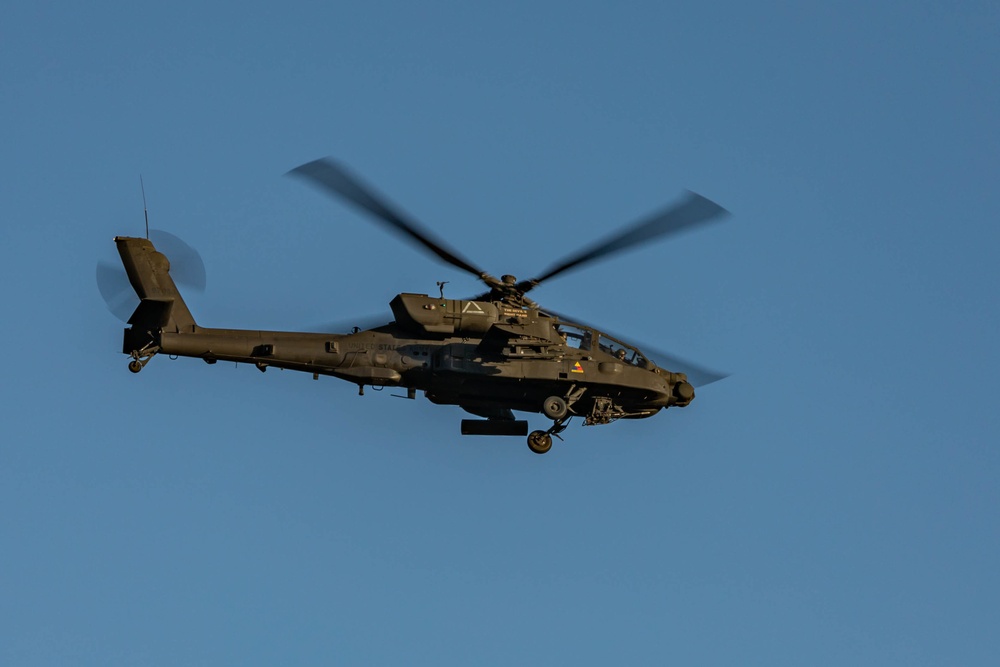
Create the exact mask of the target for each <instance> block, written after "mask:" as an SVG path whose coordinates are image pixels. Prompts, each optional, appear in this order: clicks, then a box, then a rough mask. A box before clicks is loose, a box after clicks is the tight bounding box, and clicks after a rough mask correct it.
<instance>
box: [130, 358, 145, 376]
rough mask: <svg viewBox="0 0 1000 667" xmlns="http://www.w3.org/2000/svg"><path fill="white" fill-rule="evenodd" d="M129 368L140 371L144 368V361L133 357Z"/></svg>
mask: <svg viewBox="0 0 1000 667" xmlns="http://www.w3.org/2000/svg"><path fill="white" fill-rule="evenodd" d="M128 369H129V370H130V371H132V372H133V373H138V372H139V371H141V370H142V362H141V361H139V360H138V359H133V360H132V361H130V362H128Z"/></svg>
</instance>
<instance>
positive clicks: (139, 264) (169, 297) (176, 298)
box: [115, 236, 196, 333]
mask: <svg viewBox="0 0 1000 667" xmlns="http://www.w3.org/2000/svg"><path fill="white" fill-rule="evenodd" d="M115 243H116V244H117V245H118V254H120V255H121V257H122V264H124V266H125V272H126V273H127V274H128V279H129V282H130V283H132V289H134V290H135V293H136V294H137V295H138V296H139V299H140V303H139V307H138V308H136V309H135V312H134V313H132V317H130V318H129V324H131V325H133V327H139V328H142V329H146V330H156V329H159V330H163V331H172V332H177V333H189V332H194V330H195V327H196V325H195V322H194V317H193V316H192V315H191V311H190V310H188V307H187V304H185V303H184V299H182V298H181V293H180V292H179V291H178V290H177V285H175V284H174V281H173V278H171V277H170V261H169V260H168V259H167V257H166V255H164V254H163V253H161V252H158V251H157V250H156V248H154V247H153V244H152V243H151V242H150V241H149V240H148V239H140V238H132V237H128V236H118V237H115Z"/></svg>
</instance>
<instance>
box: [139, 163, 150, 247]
mask: <svg viewBox="0 0 1000 667" xmlns="http://www.w3.org/2000/svg"><path fill="white" fill-rule="evenodd" d="M139 188H140V189H141V190H142V215H143V216H144V217H145V218H146V240H147V241H148V240H149V211H147V210H146V186H145V184H143V182H142V174H139Z"/></svg>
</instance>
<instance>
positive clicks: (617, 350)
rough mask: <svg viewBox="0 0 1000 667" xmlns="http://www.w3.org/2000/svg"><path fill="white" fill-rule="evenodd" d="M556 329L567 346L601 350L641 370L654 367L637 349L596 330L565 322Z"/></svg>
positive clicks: (556, 326)
mask: <svg viewBox="0 0 1000 667" xmlns="http://www.w3.org/2000/svg"><path fill="white" fill-rule="evenodd" d="M555 328H556V331H557V332H559V335H560V336H561V337H563V339H564V340H565V341H566V344H567V345H568V346H570V347H572V348H576V349H578V350H585V351H586V350H600V351H601V352H604V353H605V354H610V355H611V356H613V357H615V358H617V359H619V360H620V361H621V362H622V363H626V364H631V365H633V366H638V367H639V368H653V367H654V364H653V363H652V362H651V361H650V360H649V359H647V358H646V357H645V356H644V355H643V354H642V353H641V352H640V351H639V350H638V349H636V348H635V347H633V346H631V345H629V344H628V343H623V342H622V341H620V340H618V339H617V338H612V337H611V336H608V335H607V334H602V333H601V332H599V331H596V330H595V329H591V328H589V327H583V326H579V325H577V324H567V323H563V322H560V323H559V324H556V325H555Z"/></svg>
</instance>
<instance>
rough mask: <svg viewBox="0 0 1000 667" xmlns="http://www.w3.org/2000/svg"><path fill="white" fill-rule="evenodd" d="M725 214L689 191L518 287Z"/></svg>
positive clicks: (723, 210) (711, 202) (535, 283)
mask: <svg viewBox="0 0 1000 667" xmlns="http://www.w3.org/2000/svg"><path fill="white" fill-rule="evenodd" d="M728 214H729V212H728V211H727V210H726V209H724V208H722V207H721V206H719V205H718V204H716V203H715V202H713V201H712V200H710V199H706V198H705V197H702V196H701V195H699V194H697V193H694V192H690V191H688V193H687V196H686V197H685V198H684V199H683V200H682V201H681V202H680V203H678V204H674V205H672V206H669V207H667V208H665V209H662V210H660V211H658V212H657V213H654V214H653V215H651V216H649V217H648V218H646V219H644V220H641V221H639V222H637V223H636V224H634V225H632V226H630V227H628V228H627V229H625V230H623V231H621V232H619V233H617V234H613V235H612V236H610V237H608V238H606V239H603V240H601V241H598V242H597V243H594V244H593V245H591V246H589V247H587V248H585V249H584V250H581V251H580V252H578V253H576V254H575V255H571V256H570V257H569V258H567V259H565V260H563V261H562V262H559V263H558V264H556V265H555V266H553V267H552V268H551V269H549V270H548V271H546V272H545V273H543V274H542V275H541V276H539V277H538V278H535V279H533V280H525V281H521V282H520V283H518V288H520V289H521V290H522V291H524V292H527V291H529V290H530V289H531V288H533V287H534V286H535V285H537V284H538V283H540V282H542V281H543V280H548V279H549V278H553V277H555V276H557V275H559V274H560V273H564V272H566V271H569V270H570V269H573V268H576V267H578V266H581V265H583V264H587V263H589V262H593V261H595V260H598V259H600V258H602V257H606V256H608V255H611V254H614V253H616V252H620V251H622V250H625V249H627V248H631V247H632V246H635V245H638V244H640V243H643V242H645V241H651V240H653V239H655V238H659V237H661V236H669V235H670V234H676V233H678V232H681V231H683V230H686V229H689V228H691V227H694V226H696V225H700V224H704V223H707V222H710V221H712V220H721V219H722V218H723V217H725V216H726V215H728Z"/></svg>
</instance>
